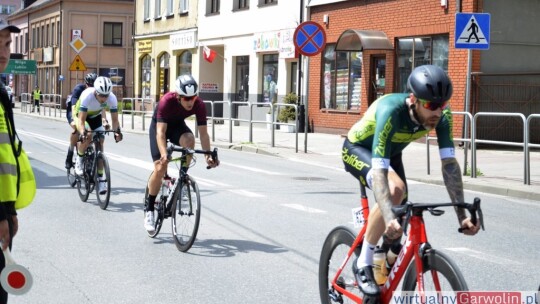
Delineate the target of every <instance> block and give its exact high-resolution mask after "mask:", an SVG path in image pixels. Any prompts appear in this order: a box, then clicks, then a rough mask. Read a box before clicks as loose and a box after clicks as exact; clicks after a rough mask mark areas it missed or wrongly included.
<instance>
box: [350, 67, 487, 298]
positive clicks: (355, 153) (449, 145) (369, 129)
mask: <svg viewBox="0 0 540 304" xmlns="http://www.w3.org/2000/svg"><path fill="white" fill-rule="evenodd" d="M407 85H408V88H409V90H410V91H411V93H405V94H388V95H385V96H383V97H381V98H379V99H377V100H376V101H375V102H374V103H373V104H372V105H371V106H370V107H369V108H368V110H367V112H366V113H365V114H364V116H363V118H362V119H361V120H360V121H358V122H357V123H356V124H355V125H354V126H353V127H352V128H351V129H350V131H349V133H348V135H347V139H346V140H345V142H344V144H343V150H342V159H343V163H344V165H345V169H346V170H347V171H348V172H349V173H351V174H352V175H353V176H354V177H356V178H358V179H359V180H360V182H361V183H362V184H363V185H364V186H366V187H368V188H370V189H372V190H373V193H374V196H375V200H376V201H377V204H376V205H375V206H374V208H372V210H371V211H370V214H369V219H368V226H367V230H366V237H365V239H364V242H363V243H362V250H361V253H360V256H359V257H358V260H357V261H356V263H353V271H354V273H355V275H356V279H357V282H358V285H359V287H360V289H361V290H362V292H363V293H364V294H365V295H367V296H378V295H379V294H380V290H379V287H378V285H377V283H376V282H375V280H374V275H373V269H372V266H373V253H374V250H375V247H376V244H377V243H378V241H379V239H380V238H381V236H382V235H383V234H385V236H386V238H387V239H390V240H395V239H399V238H400V237H401V234H402V233H403V230H402V228H401V225H400V224H399V223H398V222H397V220H396V219H395V216H394V214H393V213H392V210H391V207H392V206H393V205H398V204H401V203H402V202H404V201H406V198H407V184H406V178H405V170H404V167H403V162H402V158H401V152H402V151H403V149H405V147H406V146H407V145H408V144H409V143H411V142H412V141H415V140H417V139H419V138H421V137H423V136H425V135H426V134H427V133H428V132H429V131H431V130H433V129H434V130H435V132H436V134H437V140H438V145H439V155H440V157H441V162H442V172H443V178H444V183H445V185H446V189H447V191H448V194H449V195H450V199H451V200H452V202H456V203H457V202H463V201H464V194H463V183H462V180H461V169H460V167H459V164H458V162H457V160H456V158H455V154H454V142H453V137H452V113H451V111H450V108H449V107H448V106H447V103H448V100H449V99H450V97H451V96H452V82H451V81H450V79H449V78H448V76H447V75H446V73H445V72H444V71H443V70H442V69H441V68H439V67H436V66H433V65H424V66H419V67H417V68H415V69H414V70H413V71H412V73H411V75H410V76H409V79H408V82H407ZM456 214H457V218H458V221H459V225H460V227H462V228H465V229H466V230H464V233H465V234H468V235H474V234H476V233H477V232H478V230H479V228H480V227H479V226H478V225H476V226H475V225H473V224H472V223H471V220H470V218H469V217H467V215H466V214H465V210H464V209H461V208H460V209H456Z"/></svg>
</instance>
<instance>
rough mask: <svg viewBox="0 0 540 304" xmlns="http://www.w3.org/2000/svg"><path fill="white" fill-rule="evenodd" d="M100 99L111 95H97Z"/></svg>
mask: <svg viewBox="0 0 540 304" xmlns="http://www.w3.org/2000/svg"><path fill="white" fill-rule="evenodd" d="M97 96H98V97H109V94H97Z"/></svg>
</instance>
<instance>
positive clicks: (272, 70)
mask: <svg viewBox="0 0 540 304" xmlns="http://www.w3.org/2000/svg"><path fill="white" fill-rule="evenodd" d="M278 58H279V55H278V54H268V55H263V75H262V77H261V79H262V88H263V94H262V97H263V100H262V101H263V102H277V93H278V92H277V82H278Z"/></svg>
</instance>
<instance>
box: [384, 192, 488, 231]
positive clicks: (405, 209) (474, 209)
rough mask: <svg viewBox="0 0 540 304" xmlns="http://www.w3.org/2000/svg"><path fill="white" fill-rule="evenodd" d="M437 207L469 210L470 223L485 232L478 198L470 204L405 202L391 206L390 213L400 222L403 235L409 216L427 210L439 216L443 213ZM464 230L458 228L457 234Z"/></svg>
mask: <svg viewBox="0 0 540 304" xmlns="http://www.w3.org/2000/svg"><path fill="white" fill-rule="evenodd" d="M438 207H458V208H465V209H467V210H469V213H470V214H471V222H472V223H473V224H474V225H476V223H477V222H478V221H479V222H480V227H482V230H485V228H484V216H483V214H482V209H481V208H480V198H478V197H476V198H474V201H473V203H472V204H470V203H464V202H463V203H431V204H424V203H411V202H407V203H406V204H405V205H400V206H393V207H392V212H393V213H394V215H395V216H396V218H397V219H398V221H399V222H400V224H401V225H402V227H403V232H404V233H405V235H406V234H407V226H408V225H409V221H410V219H411V216H412V214H413V211H414V212H420V213H421V212H424V211H426V210H428V211H429V212H430V213H431V214H432V215H436V216H437V215H441V214H443V213H444V211H442V210H437V209H436V208H438ZM403 216H406V217H405V220H404V221H403V220H402V217H403ZM463 230H464V228H459V229H458V232H460V233H462V232H463Z"/></svg>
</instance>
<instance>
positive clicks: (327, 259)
mask: <svg viewBox="0 0 540 304" xmlns="http://www.w3.org/2000/svg"><path fill="white" fill-rule="evenodd" d="M355 239H356V234H355V233H354V232H352V231H351V229H349V228H347V227H344V226H339V227H336V228H334V229H333V230H332V231H331V232H330V233H329V234H328V236H327V237H326V240H325V241H324V244H323V248H322V252H321V257H320V259H319V294H320V297H321V303H322V304H330V303H355V302H354V301H353V300H352V299H349V298H347V297H346V296H343V295H342V294H341V293H340V292H339V291H337V290H335V289H334V287H333V286H332V284H331V282H332V280H333V279H334V277H335V276H336V274H337V272H338V270H339V267H340V266H341V264H342V263H343V261H344V260H345V258H346V257H347V254H348V252H349V250H350V248H351V246H352V244H353V243H354V240H355ZM360 247H361V246H359V248H356V250H355V251H354V254H353V256H351V257H350V258H349V260H348V261H347V263H346V264H345V265H344V266H343V271H342V272H341V274H340V276H339V278H338V284H339V285H340V286H341V287H342V288H344V289H346V290H347V291H348V292H350V293H352V294H354V295H356V296H358V297H360V298H362V294H361V293H360V290H359V289H358V287H357V284H356V279H355V277H354V273H353V271H352V263H356V259H357V258H358V256H359V255H360Z"/></svg>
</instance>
